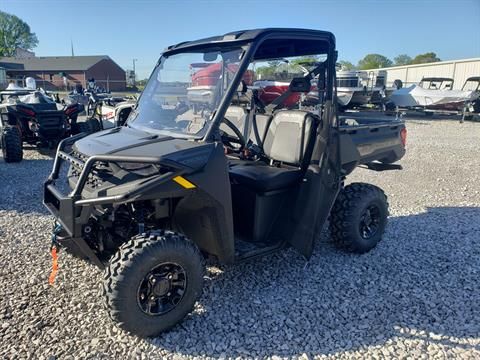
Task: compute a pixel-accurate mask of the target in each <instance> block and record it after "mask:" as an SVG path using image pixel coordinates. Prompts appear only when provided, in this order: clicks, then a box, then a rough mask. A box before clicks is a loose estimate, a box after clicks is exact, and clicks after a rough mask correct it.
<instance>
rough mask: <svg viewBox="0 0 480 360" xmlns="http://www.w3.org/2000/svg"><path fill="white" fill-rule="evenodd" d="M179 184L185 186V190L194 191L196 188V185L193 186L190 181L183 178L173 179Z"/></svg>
mask: <svg viewBox="0 0 480 360" xmlns="http://www.w3.org/2000/svg"><path fill="white" fill-rule="evenodd" d="M172 180H173V181H175V182H176V183H177V184H179V185H181V186H183V187H184V188H185V189H194V188H196V186H195V184H192V183H191V182H190V181H188V180H187V179H185V178H184V177H183V176H176V177H174V178H173V179H172Z"/></svg>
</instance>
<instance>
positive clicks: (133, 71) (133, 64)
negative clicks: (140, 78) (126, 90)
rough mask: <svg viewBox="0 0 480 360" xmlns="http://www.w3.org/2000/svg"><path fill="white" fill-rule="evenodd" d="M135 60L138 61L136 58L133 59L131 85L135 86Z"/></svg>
mask: <svg viewBox="0 0 480 360" xmlns="http://www.w3.org/2000/svg"><path fill="white" fill-rule="evenodd" d="M135 61H138V59H133V87H135V77H136V75H137V73H136V72H135Z"/></svg>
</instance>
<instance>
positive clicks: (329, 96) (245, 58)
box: [127, 29, 336, 142]
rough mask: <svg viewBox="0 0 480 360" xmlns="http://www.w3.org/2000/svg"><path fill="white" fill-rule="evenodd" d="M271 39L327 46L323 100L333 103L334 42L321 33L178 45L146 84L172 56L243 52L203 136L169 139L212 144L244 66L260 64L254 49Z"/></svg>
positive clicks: (264, 34) (162, 57)
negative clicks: (219, 51)
mask: <svg viewBox="0 0 480 360" xmlns="http://www.w3.org/2000/svg"><path fill="white" fill-rule="evenodd" d="M295 30H300V29H295ZM271 39H284V40H287V39H289V40H290V39H291V40H310V39H311V40H316V41H325V43H326V44H328V50H327V51H326V52H325V55H326V56H327V59H326V65H327V77H326V79H325V80H326V82H325V85H326V93H325V98H324V100H330V101H333V96H334V91H333V87H334V83H333V81H334V77H335V61H336V49H335V38H334V37H333V35H331V34H329V33H324V34H311V33H308V32H307V33H301V32H298V33H297V32H296V31H294V32H291V31H285V32H283V31H279V32H272V33H270V32H265V33H263V34H261V35H259V36H258V37H255V38H253V39H232V40H228V41H225V40H224V41H212V42H211V43H196V44H192V45H189V46H188V45H187V46H182V45H181V44H180V45H179V46H178V48H171V49H167V50H165V51H164V52H163V53H162V55H161V56H160V59H159V60H158V62H157V64H156V66H155V68H154V69H153V71H152V73H151V74H150V77H149V79H148V82H150V81H152V76H153V75H154V74H155V72H156V70H157V67H158V66H159V65H160V64H161V61H162V59H165V58H168V57H170V56H172V55H175V54H179V53H188V52H192V51H195V50H197V51H198V50H212V49H220V50H223V49H227V48H233V47H241V48H243V49H244V53H243V55H242V58H241V59H240V62H239V67H238V70H237V72H236V74H235V75H234V77H233V79H232V80H231V82H230V85H229V86H228V88H227V89H226V91H225V92H224V94H223V97H222V98H221V100H220V102H219V104H218V106H217V108H216V109H215V111H214V113H213V115H212V120H211V121H210V122H209V124H208V128H207V129H206V132H205V134H204V136H203V137H197V136H195V135H187V134H185V135H182V134H180V133H174V134H172V137H175V138H186V139H193V140H196V141H202V142H209V141H215V139H216V137H215V133H216V131H217V129H218V128H219V126H220V124H221V123H222V121H223V118H224V116H225V113H226V111H227V108H228V106H229V105H230V103H231V101H232V99H233V97H234V95H235V93H236V91H237V89H238V87H239V85H240V82H241V80H242V78H243V75H244V74H245V72H246V71H247V69H248V66H249V65H250V62H252V61H254V60H262V59H261V58H258V59H256V58H254V55H255V53H256V52H257V50H258V48H259V47H260V46H261V45H262V44H263V43H264V42H265V41H266V40H271ZM142 95H143V92H142V94H141V95H140V96H139V98H138V101H137V104H138V102H139V101H140V99H141V97H142ZM136 108H137V106H135V108H134V109H133V111H132V115H133V114H134V113H135V111H136ZM129 123H130V121H128V122H127V125H129ZM134 127H136V128H142V129H145V128H144V127H140V126H139V127H137V126H134ZM145 130H146V131H151V129H145Z"/></svg>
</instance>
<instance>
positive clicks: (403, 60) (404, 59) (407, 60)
mask: <svg viewBox="0 0 480 360" xmlns="http://www.w3.org/2000/svg"><path fill="white" fill-rule="evenodd" d="M393 61H394V63H395V66H400V65H410V64H411V63H412V58H411V57H410V56H408V55H407V54H401V55H398V56H396V57H394V58H393Z"/></svg>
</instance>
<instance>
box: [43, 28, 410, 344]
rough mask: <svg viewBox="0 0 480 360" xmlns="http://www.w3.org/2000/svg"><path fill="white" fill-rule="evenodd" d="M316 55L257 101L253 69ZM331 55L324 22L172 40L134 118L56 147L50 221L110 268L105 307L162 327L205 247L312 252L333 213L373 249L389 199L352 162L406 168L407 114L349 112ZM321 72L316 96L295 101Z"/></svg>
mask: <svg viewBox="0 0 480 360" xmlns="http://www.w3.org/2000/svg"><path fill="white" fill-rule="evenodd" d="M307 56H308V57H315V59H316V64H315V66H313V67H312V68H311V69H309V71H308V72H307V73H304V74H301V76H297V77H294V78H293V79H292V80H291V81H290V83H289V86H288V89H285V91H282V93H281V94H279V95H278V97H277V98H275V99H272V100H271V101H269V103H268V104H263V103H262V101H261V99H259V98H258V91H257V90H258V89H256V87H255V86H254V85H253V81H254V80H258V79H259V78H260V77H261V76H260V74H258V71H257V70H258V69H260V68H262V67H263V66H264V64H267V65H265V66H272V67H275V66H276V64H277V63H278V62H276V61H275V60H276V59H279V58H281V59H288V60H289V63H292V64H294V63H295V60H297V61H298V59H302V58H304V57H307ZM336 59H337V52H336V50H335V38H334V36H333V34H331V33H329V32H323V31H317V30H302V29H263V30H248V31H239V32H232V33H229V34H225V35H221V36H216V37H211V38H207V39H202V40H197V41H192V42H184V43H180V44H178V45H174V46H170V47H169V48H168V49H166V50H165V52H164V53H163V54H162V56H161V58H160V61H159V62H158V64H157V66H156V67H155V69H154V71H153V73H152V76H151V77H150V79H149V81H148V83H147V85H146V87H145V90H144V91H143V93H142V95H141V96H140V98H139V100H138V102H137V105H136V107H135V108H134V109H133V110H132V112H131V113H130V116H129V117H128V120H127V122H126V124H125V125H124V126H119V127H115V128H112V129H107V130H104V131H100V132H98V133H95V134H91V135H88V136H85V134H79V135H76V136H73V137H71V138H68V139H65V140H63V141H62V142H61V143H60V145H59V148H58V151H57V155H56V158H55V161H54V165H53V169H52V172H51V174H50V176H49V177H48V179H47V180H46V182H45V185H44V200H43V201H44V204H45V206H46V207H47V208H48V210H49V211H50V212H51V213H52V214H53V215H54V217H55V219H56V225H55V227H54V231H53V235H52V254H53V255H54V256H56V254H57V251H58V250H59V249H65V250H66V251H67V252H69V253H71V254H73V255H75V256H77V257H79V258H82V259H87V260H88V261H90V262H91V263H93V264H95V265H97V266H98V267H99V268H101V269H104V283H103V294H104V297H105V304H106V309H107V311H108V314H109V315H110V317H111V318H112V319H113V320H114V321H115V322H116V323H117V324H118V326H120V327H121V328H123V329H125V330H127V331H129V332H131V333H133V334H136V335H139V336H155V335H158V334H159V333H161V332H163V331H166V330H168V329H170V328H172V327H173V326H175V325H176V324H177V323H179V322H180V321H181V320H182V319H183V318H184V317H185V316H186V315H187V314H188V313H189V312H190V311H191V310H192V308H193V306H194V304H195V302H196V301H197V300H198V299H199V296H200V295H201V293H202V284H203V276H204V269H205V261H204V260H205V258H207V257H209V258H212V259H214V261H218V262H219V263H221V264H225V263H226V264H228V263H236V262H240V261H247V260H250V259H254V258H256V257H258V256H264V255H268V254H272V253H273V252H276V251H279V250H282V249H285V248H286V247H288V246H292V247H293V248H295V249H296V250H297V251H298V252H299V253H300V254H301V255H303V256H304V257H305V259H309V258H310V256H311V255H312V250H313V244H314V239H315V238H317V237H318V235H319V234H320V232H321V231H322V229H323V227H324V225H325V224H326V222H327V219H328V218H330V221H329V223H330V228H331V234H332V238H333V240H334V241H335V243H337V244H338V245H339V246H340V247H342V248H344V249H346V250H349V251H353V252H356V253H365V252H367V251H370V250H371V249H373V248H374V247H375V246H376V245H377V243H378V242H379V241H380V240H381V238H382V236H383V233H384V230H385V226H386V223H387V216H388V204H387V198H386V196H385V194H384V193H383V191H382V190H381V189H380V188H378V187H376V186H374V185H370V184H365V183H354V184H350V185H345V179H346V176H347V175H348V174H350V173H351V172H352V171H353V170H354V169H355V168H356V167H357V166H362V167H365V168H368V169H371V170H374V171H386V170H394V169H400V168H401V167H400V166H399V165H398V164H394V163H395V162H396V161H397V160H399V159H400V158H402V157H403V155H404V154H405V144H406V129H405V124H404V123H403V121H401V120H394V121H388V122H384V123H382V122H380V121H371V122H365V123H359V122H355V124H353V125H352V124H351V122H349V121H346V120H345V119H340V118H339V116H338V115H337V105H336V104H337V102H336V94H335V83H336V81H335V63H336ZM198 63H206V64H218V65H216V66H217V67H218V69H219V71H218V72H216V73H215V75H212V76H215V81H213V82H212V81H211V80H212V79H207V80H208V85H204V86H208V89H207V88H205V91H204V96H202V92H201V91H195V93H194V95H195V96H194V97H192V96H193V95H192V91H191V89H192V79H195V87H196V88H195V90H199V87H201V86H202V82H203V81H204V80H202V79H200V78H199V76H195V73H194V72H193V71H192V69H193V67H192V66H191V64H198ZM205 67H206V66H203V67H202V68H205ZM272 71H275V69H272ZM247 75H248V76H247ZM252 76H254V77H256V79H255V78H254V79H252ZM205 81H206V80H205ZM312 84H315V88H316V91H317V96H316V97H315V98H316V103H312V100H311V101H309V104H308V106H306V105H305V104H304V103H302V99H303V98H304V96H294V98H295V99H297V100H296V102H286V101H285V99H287V98H292V96H291V95H292V94H297V95H298V94H303V95H307V94H309V93H310V92H311V91H312ZM189 89H190V90H189ZM347 120H348V119H347ZM387 158H388V159H389V161H388V164H387V163H381V162H378V161H377V160H381V159H387ZM64 167H65V171H62V169H63V168H64ZM65 182H68V185H69V187H70V190H69V191H67V192H66V191H65V190H62V184H64V183H65ZM53 274H54V273H52V276H53ZM51 282H53V278H51Z"/></svg>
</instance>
